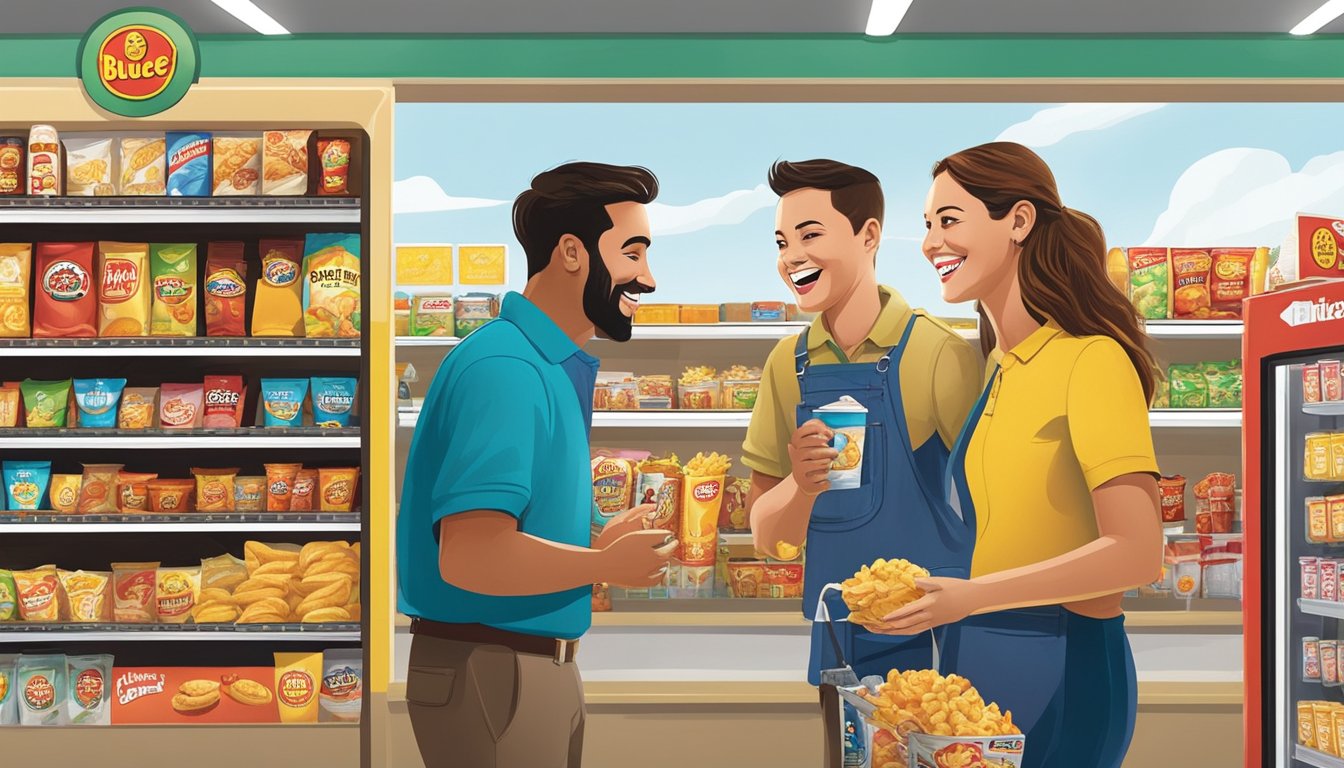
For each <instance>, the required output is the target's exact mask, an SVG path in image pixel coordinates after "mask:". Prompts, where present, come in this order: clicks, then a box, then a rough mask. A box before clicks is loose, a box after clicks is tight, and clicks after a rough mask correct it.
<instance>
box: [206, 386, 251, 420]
mask: <svg viewBox="0 0 1344 768" xmlns="http://www.w3.org/2000/svg"><path fill="white" fill-rule="evenodd" d="M246 391H247V390H246V388H245V387H244V386H243V377H242V376H206V377H205V415H204V417H203V419H202V424H204V425H205V427H206V428H207V429H237V428H238V427H239V426H241V425H242V420H243V402H244V400H245V397H246V394H245V393H246Z"/></svg>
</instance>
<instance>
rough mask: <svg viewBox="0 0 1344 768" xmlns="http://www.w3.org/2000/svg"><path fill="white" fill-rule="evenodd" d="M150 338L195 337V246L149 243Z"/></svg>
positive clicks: (196, 299) (193, 244)
mask: <svg viewBox="0 0 1344 768" xmlns="http://www.w3.org/2000/svg"><path fill="white" fill-rule="evenodd" d="M149 273H150V281H151V282H150V285H151V290H150V293H151V298H152V306H151V307H150V320H149V332H150V335H152V336H195V335H196V305H197V303H198V302H199V299H200V297H199V295H198V294H197V293H196V244H195V243H152V244H150V246H149Z"/></svg>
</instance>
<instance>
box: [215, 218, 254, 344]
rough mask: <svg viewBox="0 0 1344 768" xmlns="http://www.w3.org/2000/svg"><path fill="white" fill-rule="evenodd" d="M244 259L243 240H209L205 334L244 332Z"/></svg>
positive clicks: (245, 282)
mask: <svg viewBox="0 0 1344 768" xmlns="http://www.w3.org/2000/svg"><path fill="white" fill-rule="evenodd" d="M246 308H247V262H245V261H244V260H243V244H242V243H239V242H232V241H230V242H215V243H210V245H209V249H208V250H207V255H206V263H205V332H206V335H207V336H245V335H247V334H246V329H245V328H244V327H243V326H244V325H245V323H246V318H247V315H246Z"/></svg>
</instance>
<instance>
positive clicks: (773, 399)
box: [742, 160, 981, 760]
mask: <svg viewBox="0 0 1344 768" xmlns="http://www.w3.org/2000/svg"><path fill="white" fill-rule="evenodd" d="M769 180H770V187H771V188H772V189H773V190H774V191H775V193H776V194H778V195H779V196H780V201H779V207H778V209H777V213H776V220H775V221H776V223H775V240H776V245H777V246H778V249H779V262H778V269H779V274H780V277H781V278H782V279H783V280H784V281H785V283H786V284H787V285H788V286H789V289H790V290H791V291H792V292H793V294H794V296H795V297H796V298H797V302H798V305H799V307H800V308H801V309H802V310H803V311H805V312H812V313H817V314H818V315H819V316H818V317H817V319H816V320H815V321H814V322H813V323H812V325H811V327H810V328H808V330H807V331H806V332H805V333H803V334H800V335H799V336H794V337H789V338H786V339H784V340H783V341H781V342H780V344H779V345H778V346H777V347H775V349H774V351H773V352H771V353H770V357H769V359H768V361H767V362H766V365H765V370H764V373H763V378H762V381H761V391H760V394H759V397H758V398H757V401H756V407H755V410H754V411H753V412H752V415H751V425H750V427H749V428H748V429H747V437H746V440H745V442H744V443H743V446H742V453H743V457H742V462H743V463H744V464H746V465H747V466H748V467H750V468H751V470H752V473H751V497H750V499H749V501H748V505H749V509H750V516H751V529H752V535H753V538H754V541H755V544H756V547H757V549H758V550H760V551H762V552H767V553H780V552H785V553H787V551H788V549H789V547H790V546H798V545H801V544H803V543H804V542H806V544H807V557H806V564H805V566H804V579H803V581H804V588H803V613H804V615H805V616H806V617H807V618H809V619H810V618H813V614H814V611H815V610H816V608H817V601H818V599H819V597H820V595H821V591H822V588H823V587H824V586H825V585H826V584H830V583H839V582H842V581H844V580H845V579H847V578H849V577H851V576H853V575H854V573H855V572H856V571H858V570H859V568H860V567H861V566H863V565H867V564H871V563H872V562H873V561H874V560H876V559H877V558H879V557H881V558H887V559H893V558H906V559H908V560H910V561H912V562H914V563H916V564H918V565H921V566H923V567H925V568H927V569H929V570H930V571H931V572H933V573H935V574H947V575H964V574H965V572H966V570H967V569H968V568H969V564H970V542H969V540H968V537H967V535H966V532H965V526H963V525H960V524H959V523H960V521H956V520H952V519H949V517H948V516H949V514H950V512H949V511H948V509H947V507H946V501H945V500H946V490H945V487H944V477H943V472H944V469H945V468H946V465H947V458H948V455H949V451H950V448H951V447H952V445H953V444H954V443H955V442H956V439H957V436H958V434H959V433H960V431H961V427H962V423H963V422H964V421H965V419H966V415H967V414H968V413H969V412H970V410H971V407H972V405H973V404H974V402H975V400H976V397H977V395H978V394H979V390H980V383H981V380H980V373H979V371H980V362H979V359H978V357H977V355H976V353H975V351H974V350H973V349H972V348H971V346H970V344H968V343H967V342H966V341H965V340H964V339H962V338H961V337H960V336H959V335H958V334H957V333H956V332H955V331H953V330H952V329H951V328H949V327H948V326H947V325H945V324H944V323H942V322H939V321H938V320H935V319H933V318H930V317H928V316H927V315H925V314H923V313H922V312H917V311H914V310H912V309H911V308H910V306H909V304H907V303H906V301H905V299H903V298H902V297H901V295H900V294H899V293H897V292H896V291H895V290H893V289H891V288H888V287H886V286H883V285H880V284H879V283H878V281H877V274H876V260H877V251H878V247H879V245H880V244H881V241H882V217H883V197H882V187H881V185H880V184H879V182H878V180H877V177H876V176H874V175H873V174H871V173H869V172H868V171H865V170H863V169H862V168H856V167H854V166H851V165H845V164H844V163H839V162H836V161H834V160H808V161H805V162H797V163H793V162H779V163H776V164H775V166H774V167H773V168H772V169H771V171H770V176H769ZM843 396H850V397H852V398H854V399H855V400H857V401H858V402H859V403H861V404H862V405H863V406H865V407H866V408H867V409H868V415H867V424H866V430H865V432H866V434H865V442H864V449H863V452H864V456H863V465H862V471H861V475H862V483H861V485H860V487H859V488H852V489H836V490H829V484H828V482H827V473H828V471H829V469H830V466H831V462H832V461H833V460H834V459H835V457H836V456H837V452H836V450H835V449H834V448H832V447H831V439H832V437H833V435H832V433H831V431H830V430H829V429H827V428H826V426H825V425H824V424H822V423H821V422H820V421H818V420H817V419H815V418H814V417H813V415H812V411H813V410H814V409H816V408H819V407H821V406H824V405H827V404H829V403H832V402H835V401H837V400H839V399H840V398H841V397H843ZM781 544H783V545H788V546H785V547H783V548H781V546H780V545H781ZM826 602H827V606H828V607H829V609H830V612H831V617H832V618H833V619H834V620H835V622H834V629H835V632H836V635H837V636H838V639H839V642H840V643H841V644H842V645H843V646H844V651H845V659H846V661H848V662H849V663H850V664H852V665H853V666H854V668H855V671H856V672H857V673H858V674H859V675H860V676H863V675H870V674H877V675H882V676H883V677H884V678H885V676H886V674H887V672H889V671H890V670H892V669H907V668H916V669H924V668H928V667H930V666H931V665H932V654H931V646H930V643H929V637H928V635H927V634H925V635H923V636H920V637H916V638H899V637H891V636H888V635H881V634H875V633H870V632H868V631H867V630H865V629H863V628H861V627H856V626H854V625H851V624H849V623H848V622H846V621H844V619H845V617H846V616H847V615H848V611H847V610H846V608H845V606H844V603H843V602H842V601H840V600H839V595H837V594H829V595H828V596H827V601H826ZM831 646H832V642H831V639H830V634H829V633H828V632H826V631H825V629H824V628H823V627H822V626H821V625H820V623H817V624H814V627H813V632H812V651H811V659H810V662H809V665H808V679H809V681H810V682H812V684H813V685H818V684H819V683H820V670H822V669H826V668H829V667H833V666H836V654H835V649H834V648H833V647H831ZM822 702H823V705H825V706H827V707H830V708H833V709H835V708H838V703H837V702H838V699H837V698H836V697H835V694H834V690H833V689H829V688H828V687H823V688H822ZM826 723H827V727H828V729H833V731H832V732H831V733H830V734H828V735H829V736H830V737H831V738H829V743H830V744H831V745H838V744H839V743H840V734H839V730H838V728H839V721H838V719H836V718H833V717H832V716H831V713H828V715H827V718H826ZM828 759H831V760H834V759H835V757H834V756H833V755H829V754H828Z"/></svg>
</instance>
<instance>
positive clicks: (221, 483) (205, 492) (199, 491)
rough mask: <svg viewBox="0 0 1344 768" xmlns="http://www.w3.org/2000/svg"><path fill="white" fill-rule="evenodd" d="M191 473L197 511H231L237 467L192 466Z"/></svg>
mask: <svg viewBox="0 0 1344 768" xmlns="http://www.w3.org/2000/svg"><path fill="white" fill-rule="evenodd" d="M191 474H193V475H195V476H196V511H197V512H232V511H233V497H234V480H235V478H237V477H238V470H237V468H230V469H195V468H193V469H192V470H191Z"/></svg>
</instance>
